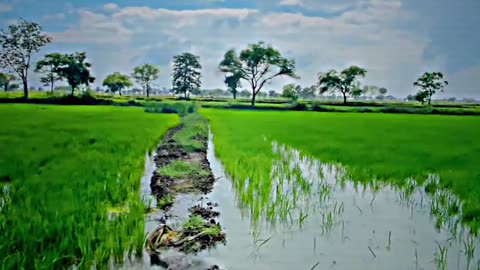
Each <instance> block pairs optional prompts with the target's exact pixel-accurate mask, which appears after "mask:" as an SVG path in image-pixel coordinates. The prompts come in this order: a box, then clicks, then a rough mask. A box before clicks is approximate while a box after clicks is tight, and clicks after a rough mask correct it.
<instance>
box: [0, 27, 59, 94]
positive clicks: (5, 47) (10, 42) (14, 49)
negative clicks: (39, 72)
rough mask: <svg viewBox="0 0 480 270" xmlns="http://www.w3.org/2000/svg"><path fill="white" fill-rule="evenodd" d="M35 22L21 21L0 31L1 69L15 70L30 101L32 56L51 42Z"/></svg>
mask: <svg viewBox="0 0 480 270" xmlns="http://www.w3.org/2000/svg"><path fill="white" fill-rule="evenodd" d="M51 40H52V39H51V37H49V36H48V35H46V34H43V33H42V27H41V26H40V25H39V24H37V23H34V22H30V21H26V20H20V21H19V22H17V23H15V24H11V25H9V26H8V28H7V30H3V29H2V30H1V31H0V68H8V69H11V70H13V71H14V72H15V73H16V74H17V76H18V77H19V78H20V79H21V80H22V84H23V93H24V96H25V98H26V99H28V71H29V69H30V62H31V58H32V55H33V54H34V53H36V52H38V51H39V50H40V49H41V48H42V47H43V46H45V45H46V44H48V43H50V42H51Z"/></svg>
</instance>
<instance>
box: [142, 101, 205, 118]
mask: <svg viewBox="0 0 480 270" xmlns="http://www.w3.org/2000/svg"><path fill="white" fill-rule="evenodd" d="M145 107H146V108H145V111H146V112H150V113H176V114H179V115H181V116H185V115H187V114H190V113H194V112H196V111H197V105H196V103H195V102H148V103H146V104H145Z"/></svg>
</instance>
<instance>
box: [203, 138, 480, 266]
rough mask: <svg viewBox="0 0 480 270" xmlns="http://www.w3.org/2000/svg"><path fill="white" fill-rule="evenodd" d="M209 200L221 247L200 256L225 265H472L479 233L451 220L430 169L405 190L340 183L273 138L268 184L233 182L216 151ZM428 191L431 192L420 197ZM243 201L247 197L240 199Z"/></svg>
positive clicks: (452, 209)
mask: <svg viewBox="0 0 480 270" xmlns="http://www.w3.org/2000/svg"><path fill="white" fill-rule="evenodd" d="M211 139H212V138H210V140H209V148H208V155H207V156H208V160H209V161H210V164H211V169H212V171H213V173H214V175H215V177H216V178H219V179H218V180H217V182H216V183H215V186H214V190H213V192H212V193H211V194H210V195H209V197H210V198H211V199H212V200H213V201H216V202H218V203H219V204H220V206H219V207H218V209H219V211H220V212H221V215H220V218H219V221H220V223H221V225H222V227H224V230H225V232H226V234H227V245H226V246H218V247H217V248H216V249H214V250H211V251H210V252H204V253H202V256H203V257H204V258H205V259H208V260H211V261H213V262H214V263H216V264H217V265H219V266H220V267H223V268H225V269H477V268H478V266H479V265H480V261H479V260H478V259H479V258H480V254H479V251H478V249H475V247H476V246H477V245H478V243H479V240H478V238H474V237H473V236H471V235H470V234H469V232H468V230H467V229H465V228H462V226H461V225H460V223H459V217H460V216H461V203H460V202H459V200H458V199H456V198H455V197H454V196H453V195H452V194H451V193H449V192H448V191H444V190H440V189H438V184H437V183H438V178H437V177H435V176H431V177H430V178H429V180H428V181H426V184H425V185H423V186H417V185H416V183H415V181H413V180H408V183H409V184H407V185H406V186H405V187H404V188H403V189H399V188H396V187H392V186H389V185H386V184H382V183H379V182H375V181H372V182H371V183H370V184H369V185H362V184H358V183H357V184H355V183H353V182H351V181H349V180H348V177H347V174H346V170H345V169H344V168H342V167H341V166H339V165H326V164H322V163H320V162H319V161H318V160H315V159H309V158H307V157H305V156H302V155H301V154H300V153H299V152H298V151H296V150H293V149H288V148H285V147H283V146H280V145H277V144H273V151H274V152H275V153H276V154H277V156H278V160H277V161H276V162H275V164H274V166H273V169H272V173H271V181H270V183H268V184H265V183H264V182H268V181H264V182H262V183H261V184H260V183H256V182H254V181H249V180H248V179H247V180H245V181H236V182H235V181H231V180H230V178H229V177H228V175H226V174H225V172H224V169H223V167H222V165H221V163H220V161H219V160H218V159H217V158H215V156H214V146H213V144H212V141H211ZM425 190H428V191H430V193H431V194H433V195H432V196H430V195H427V193H426V192H425ZM248 198H255V199H254V200H248Z"/></svg>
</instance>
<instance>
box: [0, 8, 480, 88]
mask: <svg viewBox="0 0 480 270" xmlns="http://www.w3.org/2000/svg"><path fill="white" fill-rule="evenodd" d="M479 13H480V1H479V0H457V1H453V0H177V1H173V0H150V1H139V0H122V1H116V2H110V1H105V0H83V1H68V0H67V1H63V0H42V1H37V0H0V28H5V27H6V26H7V25H8V24H9V23H12V22H14V21H15V20H17V19H18V18H20V17H23V18H25V19H28V20H34V21H36V22H38V23H40V24H41V25H43V26H44V30H45V31H46V32H48V33H50V34H51V35H52V37H53V38H54V42H53V43H52V44H51V45H49V46H48V47H46V48H45V49H44V50H42V51H41V54H44V53H48V52H53V51H60V52H73V51H86V52H87V53H88V56H89V60H90V61H91V62H92V63H93V72H94V75H95V76H96V77H97V83H100V82H101V81H102V80H103V78H104V77H105V76H106V75H107V74H109V73H112V72H115V71H120V72H124V73H130V72H131V70H132V68H133V66H135V65H138V64H143V63H152V64H156V65H159V66H160V67H161V76H160V79H159V81H158V86H159V87H164V86H165V87H170V84H171V82H170V81H171V80H170V74H171V69H170V65H171V60H172V58H173V56H174V55H176V54H179V53H182V52H191V53H194V54H197V55H199V56H200V60H201V64H202V65H203V76H204V77H203V87H204V88H216V87H222V88H223V87H224V86H223V75H222V74H221V73H219V72H218V70H217V65H218V63H219V61H220V60H221V57H222V55H223V54H224V53H225V51H226V50H227V49H230V48H235V49H237V50H241V49H243V48H245V47H246V46H247V45H248V44H249V43H254V42H258V41H265V42H267V43H269V44H271V45H273V46H274V47H276V48H277V49H279V50H280V51H281V52H282V53H283V54H284V55H286V56H288V57H291V58H294V59H295V60H296V61H297V70H298V74H299V75H300V77H301V79H300V80H298V81H296V82H297V83H298V84H301V85H304V86H307V85H311V84H313V83H315V82H316V76H317V73H318V72H321V71H327V70H329V69H332V68H333V69H343V68H345V67H347V66H349V65H353V64H355V65H360V66H363V67H365V68H366V69H368V71H369V72H368V75H367V77H366V78H365V79H364V81H363V82H364V83H365V84H373V85H378V86H385V87H387V88H388V89H389V91H390V93H392V94H394V95H396V96H399V97H402V96H406V95H408V94H410V93H413V92H414V91H415V90H414V88H413V86H412V84H413V81H415V79H416V78H417V77H418V76H419V75H420V74H421V73H423V72H425V71H442V72H444V73H445V74H446V76H447V79H448V80H449V81H450V86H449V87H448V88H447V92H446V93H445V94H444V95H443V96H457V97H474V98H480V88H479V87H478V82H477V80H478V79H479V78H480V50H479V48H480V34H479V31H478V29H477V28H478V26H479V25H480V16H478V14H479ZM33 79H34V80H35V78H33ZM288 82H290V81H289V80H283V79H281V80H277V81H276V82H274V83H272V84H271V85H268V86H267V89H266V90H271V89H278V88H279V87H281V85H283V84H285V83H288Z"/></svg>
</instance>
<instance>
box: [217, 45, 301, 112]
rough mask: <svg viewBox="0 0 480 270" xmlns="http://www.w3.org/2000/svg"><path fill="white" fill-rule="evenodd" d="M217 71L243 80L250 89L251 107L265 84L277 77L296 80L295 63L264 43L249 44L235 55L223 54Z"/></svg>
mask: <svg viewBox="0 0 480 270" xmlns="http://www.w3.org/2000/svg"><path fill="white" fill-rule="evenodd" d="M219 69H220V70H221V71H222V72H225V73H227V74H229V75H230V76H232V75H234V76H238V77H239V78H241V79H243V80H245V81H246V82H247V83H248V84H249V85H250V87H251V89H252V95H251V96H252V101H251V104H252V106H254V105H255V98H256V97H257V95H258V93H259V92H260V90H262V88H263V87H264V86H265V84H267V83H270V82H271V81H272V79H274V78H275V77H279V76H288V77H291V78H298V76H296V75H295V61H294V60H293V59H287V58H284V57H283V56H282V55H281V54H280V52H279V51H277V50H276V49H274V48H273V47H271V46H268V45H267V44H265V43H264V42H259V43H257V44H250V45H249V46H248V47H247V48H246V49H244V50H243V51H241V52H240V55H237V54H236V52H235V51H234V50H229V51H227V53H225V56H224V59H223V60H222V61H221V62H220V65H219Z"/></svg>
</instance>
